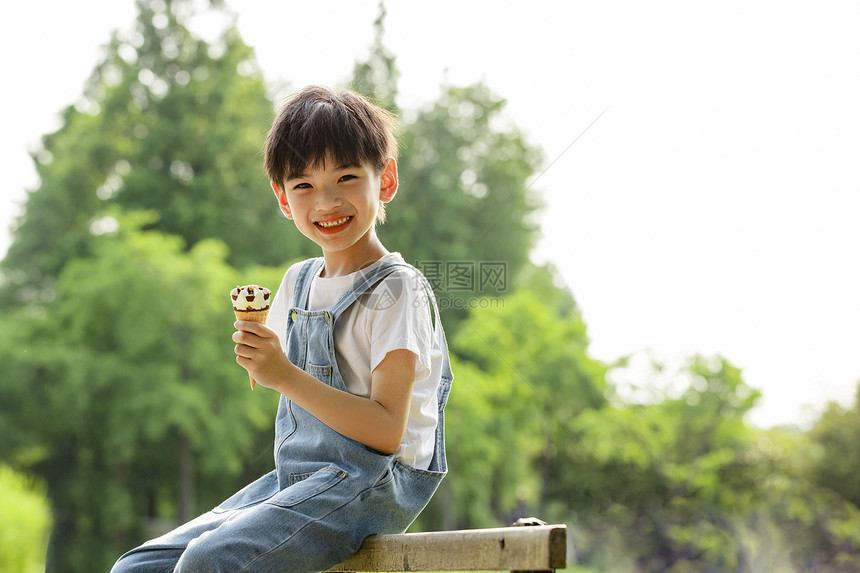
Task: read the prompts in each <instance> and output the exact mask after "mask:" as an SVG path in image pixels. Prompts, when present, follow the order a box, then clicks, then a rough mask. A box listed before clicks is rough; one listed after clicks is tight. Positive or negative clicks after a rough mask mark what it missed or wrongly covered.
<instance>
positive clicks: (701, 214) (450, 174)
mask: <svg viewBox="0 0 860 573" xmlns="http://www.w3.org/2000/svg"><path fill="white" fill-rule="evenodd" d="M24 4H25V3H18V4H17V5H15V6H10V7H8V8H7V10H9V12H10V14H11V17H10V20H9V21H10V22H12V23H14V25H13V26H12V28H13V29H11V30H10V31H9V33H8V34H4V36H3V37H2V38H0V43H2V44H0V45H2V50H0V52H2V58H3V67H4V70H6V74H7V78H9V82H8V83H7V86H11V87H7V89H6V90H4V93H3V95H2V98H3V105H2V106H0V113H2V121H3V133H2V135H0V144H2V146H3V147H2V153H0V161H2V162H3V163H2V165H3V171H4V174H5V176H6V177H5V183H4V185H3V186H2V189H0V213H2V223H3V225H4V229H3V230H4V233H2V234H0V253H4V255H3V260H2V263H0V272H2V280H0V294H2V297H0V361H2V364H3V368H2V371H0V436H3V438H2V440H0V492H2V494H0V570H2V571H34V570H42V569H45V568H47V570H48V571H92V570H108V569H109V567H110V564H111V563H112V562H113V560H114V559H116V557H117V556H118V555H119V554H121V553H122V552H123V551H125V550H126V549H128V548H130V547H132V546H134V545H136V544H138V543H139V542H141V541H142V540H143V539H146V538H148V537H150V536H152V535H154V534H156V533H158V532H160V531H163V530H165V529H168V528H170V527H172V526H173V525H175V524H176V523H178V522H180V521H183V520H186V519H188V518H190V517H193V516H194V515H196V514H197V513H199V512H201V511H205V510H206V509H208V508H209V507H211V506H213V505H214V504H215V503H217V502H218V501H220V500H221V499H223V498H224V497H226V496H227V495H228V494H230V493H231V492H233V491H235V490H236V489H238V488H239V487H241V486H242V485H244V484H245V483H247V482H248V481H250V480H251V479H254V478H255V477H257V476H259V475H261V474H262V473H264V472H266V471H268V470H269V469H270V468H271V467H272V466H273V462H272V458H271V434H272V423H273V417H274V410H275V407H276V396H274V395H272V393H270V392H266V391H263V392H254V393H250V392H248V390H247V387H246V385H245V384H246V383H247V379H246V376H245V373H244V371H242V370H241V369H239V368H238V367H237V366H236V365H235V363H234V361H233V359H232V342H231V341H230V340H229V335H230V332H231V330H232V327H231V325H232V321H233V317H232V313H231V312H230V310H229V307H228V306H227V304H226V302H225V300H224V299H226V293H227V292H228V291H229V289H230V288H232V286H235V284H236V283H239V282H258V283H261V284H267V285H271V286H274V285H277V284H278V283H279V281H280V278H281V275H282V273H283V271H284V269H285V268H286V267H287V265H289V264H290V263H291V262H293V261H295V260H298V259H301V258H305V257H308V256H314V255H316V254H317V253H316V247H315V246H314V245H313V244H311V243H309V242H308V241H307V240H305V239H304V238H302V237H301V236H300V235H299V234H298V233H297V232H296V231H295V230H294V229H292V228H291V225H290V224H288V223H286V222H285V221H284V220H283V219H282V218H281V216H280V214H279V212H278V211H277V209H276V208H275V204H274V202H273V201H272V198H271V196H270V191H269V190H268V184H267V181H266V179H265V176H264V175H263V172H262V168H261V148H262V142H263V137H264V135H265V133H266V131H267V129H268V125H269V124H270V122H271V119H272V116H273V113H274V110H275V109H276V108H277V106H278V104H279V102H280V101H281V100H282V99H283V98H284V97H286V96H287V95H289V94H290V93H291V92H292V91H294V90H296V89H298V88H300V87H303V86H304V85H307V84H312V83H317V84H323V85H328V86H330V87H334V88H345V87H349V88H352V89H356V90H358V91H361V92H363V93H365V94H367V95H368V96H370V97H371V98H373V99H374V100H375V101H377V102H379V103H380V104H382V105H384V106H386V107H388V108H389V109H391V110H392V111H394V112H396V113H397V114H398V115H399V116H400V117H401V118H402V122H401V123H402V131H401V134H400V140H401V144H402V151H401V161H400V171H401V185H402V187H401V191H400V193H399V194H398V197H397V200H396V201H395V202H394V203H393V204H392V205H391V207H390V209H389V220H388V222H386V223H385V225H384V226H382V227H381V228H380V229H379V233H380V236H381V237H382V240H383V242H385V244H386V245H387V246H388V247H389V248H390V249H392V250H397V251H400V252H402V253H403V255H404V257H405V258H406V259H407V260H408V261H410V262H413V263H414V264H416V265H417V266H419V267H420V268H422V269H423V270H424V272H425V274H427V275H428V277H429V278H430V279H431V281H432V282H433V283H434V286H435V287H436V289H437V294H438V295H439V298H440V302H441V303H442V305H443V307H444V308H445V310H444V313H443V314H444V316H443V318H444V320H445V322H446V330H447V331H448V333H449V340H450V342H451V350H452V354H453V355H454V362H455V363H454V367H455V375H456V377H457V379H456V381H455V389H454V392H453V393H452V398H451V402H450V405H449V410H448V412H449V414H448V416H449V422H448V443H449V458H450V459H449V462H450V466H451V475H450V476H449V477H448V478H447V479H446V481H445V483H444V486H443V489H442V490H441V491H440V492H439V494H438V495H437V497H436V498H435V499H434V501H433V502H432V504H431V506H430V507H429V508H428V509H427V511H426V512H425V513H424V514H423V515H422V516H421V518H420V519H419V521H418V522H417V523H416V524H415V525H414V528H415V529H416V530H421V529H423V530H431V529H443V528H444V529H450V528H462V527H484V526H492V525H501V524H507V523H509V522H511V521H513V520H514V519H516V518H517V517H521V516H524V515H531V514H534V515H538V516H539V517H541V518H543V519H545V520H548V521H555V522H563V523H567V524H568V525H569V527H570V533H569V537H570V547H569V552H570V557H569V563H570V567H569V569H570V570H574V571H618V572H626V571H702V572H704V571H807V570H815V571H855V570H857V569H858V568H860V513H858V504H860V486H858V485H857V483H858V482H857V480H856V478H855V476H856V473H857V471H858V469H860V401H858V396H857V390H858V378H860V359H858V353H857V352H856V349H857V348H858V345H860V326H858V325H860V303H858V301H857V299H856V296H855V294H854V293H856V292H858V291H860V271H859V270H858V268H857V265H856V263H855V262H854V261H855V260H856V252H857V246H858V244H860V230H858V229H860V225H857V222H856V219H857V214H858V212H860V199H858V193H857V184H858V180H860V177H858V163H857V161H856V157H857V156H858V151H860V149H858V148H860V140H858V137H857V134H858V133H860V111H858V107H857V104H856V102H857V101H860V98H858V96H860V78H858V75H857V72H856V69H855V68H856V62H857V58H858V56H860V38H858V37H857V35H856V34H855V33H854V30H856V26H857V24H858V23H860V21H858V20H860V18H858V17H860V8H858V7H857V6H855V5H853V4H850V3H838V2H834V3H827V4H823V5H820V6H815V7H812V6H811V5H804V4H794V3H784V2H781V3H776V2H753V3H739V2H728V3H722V4H720V5H719V6H710V7H704V6H696V5H691V4H689V3H681V2H661V3H657V4H648V5H639V4H636V3H632V2H604V3H590V4H586V3H580V4H559V3H552V2H540V1H539V2H532V3H529V5H528V10H522V9H504V8H501V7H500V6H499V5H498V4H491V3H489V2H474V3H462V2H461V3H453V2H446V1H443V2H437V3H434V4H433V5H432V7H429V6H427V7H421V6H417V5H415V4H406V3H395V2H388V3H384V4H383V3H380V2H378V1H376V0H374V1H358V2H350V3H347V2H342V3H336V4H334V9H333V8H332V6H331V5H328V4H327V5H326V6H325V7H315V6H312V5H310V4H309V3H302V4H297V3H291V2H262V1H259V2H247V3H242V4H241V5H239V3H238V2H232V3H231V2H204V1H193V0H173V1H168V0H138V1H136V2H135V1H133V0H123V1H121V2H105V1H95V0H82V1H81V2H77V3H73V4H69V3H60V2H46V3H40V4H34V3H30V4H27V5H24ZM72 22H74V25H71V23H72ZM6 228H8V229H9V232H8V233H6V232H5V229H6ZM25 548H26V550H25Z"/></svg>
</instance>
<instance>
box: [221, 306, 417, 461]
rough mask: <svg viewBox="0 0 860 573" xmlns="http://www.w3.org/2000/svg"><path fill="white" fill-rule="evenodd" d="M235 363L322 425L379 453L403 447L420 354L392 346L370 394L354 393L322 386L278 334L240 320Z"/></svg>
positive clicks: (381, 364)
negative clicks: (286, 351)
mask: <svg viewBox="0 0 860 573" xmlns="http://www.w3.org/2000/svg"><path fill="white" fill-rule="evenodd" d="M235 326H236V328H237V329H238V331H237V332H235V333H234V334H233V341H234V342H236V343H237V344H236V348H235V352H236V362H238V363H239V365H240V366H242V367H243V368H245V369H246V370H247V371H248V373H249V374H250V375H251V376H253V378H254V379H255V380H256V381H257V383H258V384H260V385H262V386H266V387H267V388H272V389H273V390H276V391H278V392H280V393H281V394H283V395H284V396H286V397H287V398H289V399H290V400H292V401H294V402H295V403H296V404H298V405H299V406H301V407H302V408H304V409H305V410H307V411H308V412H310V413H311V414H313V415H314V416H315V417H316V418H317V419H319V420H320V421H321V422H322V423H324V424H325V425H327V426H328V427H330V428H331V429H333V430H335V431H336V432H339V433H341V434H343V435H344V436H347V437H349V438H352V439H353V440H355V441H357V442H361V443H362V444H364V445H366V446H368V447H370V448H373V449H374V450H377V451H379V452H382V453H385V454H390V453H393V452H394V451H395V450H397V448H398V447H399V446H400V441H401V440H402V439H403V433H404V432H405V431H406V422H407V418H408V416H409V405H410V402H411V399H412V386H413V384H414V381H415V362H416V360H417V357H416V356H415V354H414V353H412V352H411V351H409V350H405V349H401V350H393V351H391V352H389V353H388V354H386V356H385V358H383V359H382V361H381V362H380V363H379V365H378V366H377V367H376V368H375V369H374V370H373V373H372V375H371V376H372V381H371V395H370V397H369V398H364V397H362V396H356V395H355V394H350V393H349V392H345V391H343V390H338V389H336V388H333V387H331V386H329V385H327V384H324V383H322V382H320V381H319V380H317V379H316V378H314V377H313V376H311V375H310V374H308V373H307V372H305V371H303V370H302V369H300V368H299V367H297V366H296V365H294V364H293V363H292V362H290V361H289V359H288V358H287V357H286V355H285V354H284V352H283V349H282V348H281V343H280V341H279V340H278V335H277V334H276V333H275V332H274V331H273V330H271V329H270V328H268V327H266V326H263V325H261V324H257V323H253V322H241V321H240V322H236V325H235Z"/></svg>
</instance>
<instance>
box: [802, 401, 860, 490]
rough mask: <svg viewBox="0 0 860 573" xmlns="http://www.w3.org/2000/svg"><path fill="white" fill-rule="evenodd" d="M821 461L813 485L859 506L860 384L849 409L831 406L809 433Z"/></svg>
mask: <svg viewBox="0 0 860 573" xmlns="http://www.w3.org/2000/svg"><path fill="white" fill-rule="evenodd" d="M811 435H812V438H813V439H814V440H815V443H816V444H817V446H818V447H819V449H820V452H821V458H820V460H819V461H818V463H817V464H816V466H815V468H814V470H813V477H814V480H815V482H816V483H817V484H818V485H820V486H821V487H824V488H827V489H830V490H832V491H834V492H836V493H838V494H839V495H841V496H842V497H843V498H845V499H846V500H847V501H850V502H851V503H852V504H854V506H856V507H860V480H858V479H857V470H858V468H860V448H858V446H857V441H858V439H860V384H858V386H857V398H856V399H855V402H854V407H853V408H852V409H850V410H849V409H846V408H844V407H842V406H840V405H839V404H835V403H833V404H830V406H829V407H828V408H827V410H826V411H825V412H824V413H823V414H822V415H821V417H820V418H819V420H818V422H816V424H815V426H814V428H813V429H812V432H811Z"/></svg>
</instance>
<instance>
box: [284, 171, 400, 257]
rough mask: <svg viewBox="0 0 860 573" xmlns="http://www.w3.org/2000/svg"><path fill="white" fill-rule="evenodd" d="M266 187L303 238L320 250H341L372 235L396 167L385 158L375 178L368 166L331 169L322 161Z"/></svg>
mask: <svg viewBox="0 0 860 573" xmlns="http://www.w3.org/2000/svg"><path fill="white" fill-rule="evenodd" d="M272 189H273V190H274V191H275V195H276V196H277V198H278V202H279V203H280V206H281V211H283V213H284V215H285V216H286V217H287V218H288V219H292V220H293V221H294V222H295V224H296V227H298V229H299V231H300V232H301V233H302V234H303V235H305V236H306V237H307V238H309V239H310V240H312V241H313V242H315V243H316V244H318V245H319V246H320V247H322V249H323V252H337V251H343V250H345V249H349V248H351V247H355V246H361V243H362V241H365V240H367V239H368V238H369V237H371V236H374V226H375V223H376V215H377V212H378V210H379V204H380V202H383V203H387V202H389V201H391V199H393V198H394V194H395V193H396V192H397V163H396V161H395V160H394V159H393V158H390V159H388V161H387V162H386V164H385V167H383V169H382V172H381V173H380V174H377V173H376V170H375V169H374V168H373V167H372V166H371V165H370V164H366V163H365V164H361V165H335V164H334V162H333V161H332V160H331V159H330V158H327V160H326V161H325V162H324V163H323V164H322V165H319V166H317V167H315V168H311V167H308V168H306V169H305V172H304V173H302V174H301V175H300V176H299V177H296V178H294V179H288V180H286V181H284V182H283V187H281V186H279V185H278V184H277V182H275V181H273V182H272Z"/></svg>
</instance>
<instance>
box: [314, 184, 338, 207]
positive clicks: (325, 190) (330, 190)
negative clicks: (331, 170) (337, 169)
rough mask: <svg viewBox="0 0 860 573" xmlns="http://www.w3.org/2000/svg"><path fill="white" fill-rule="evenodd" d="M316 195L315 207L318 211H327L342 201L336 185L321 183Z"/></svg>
mask: <svg viewBox="0 0 860 573" xmlns="http://www.w3.org/2000/svg"><path fill="white" fill-rule="evenodd" d="M316 197H317V202H316V208H317V210H318V211H328V210H329V209H331V208H332V207H339V206H340V205H341V203H343V198H342V197H341V195H340V192H339V191H338V189H337V186H336V185H330V184H327V185H323V186H322V187H321V188H320V191H319V193H317V195H316Z"/></svg>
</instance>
